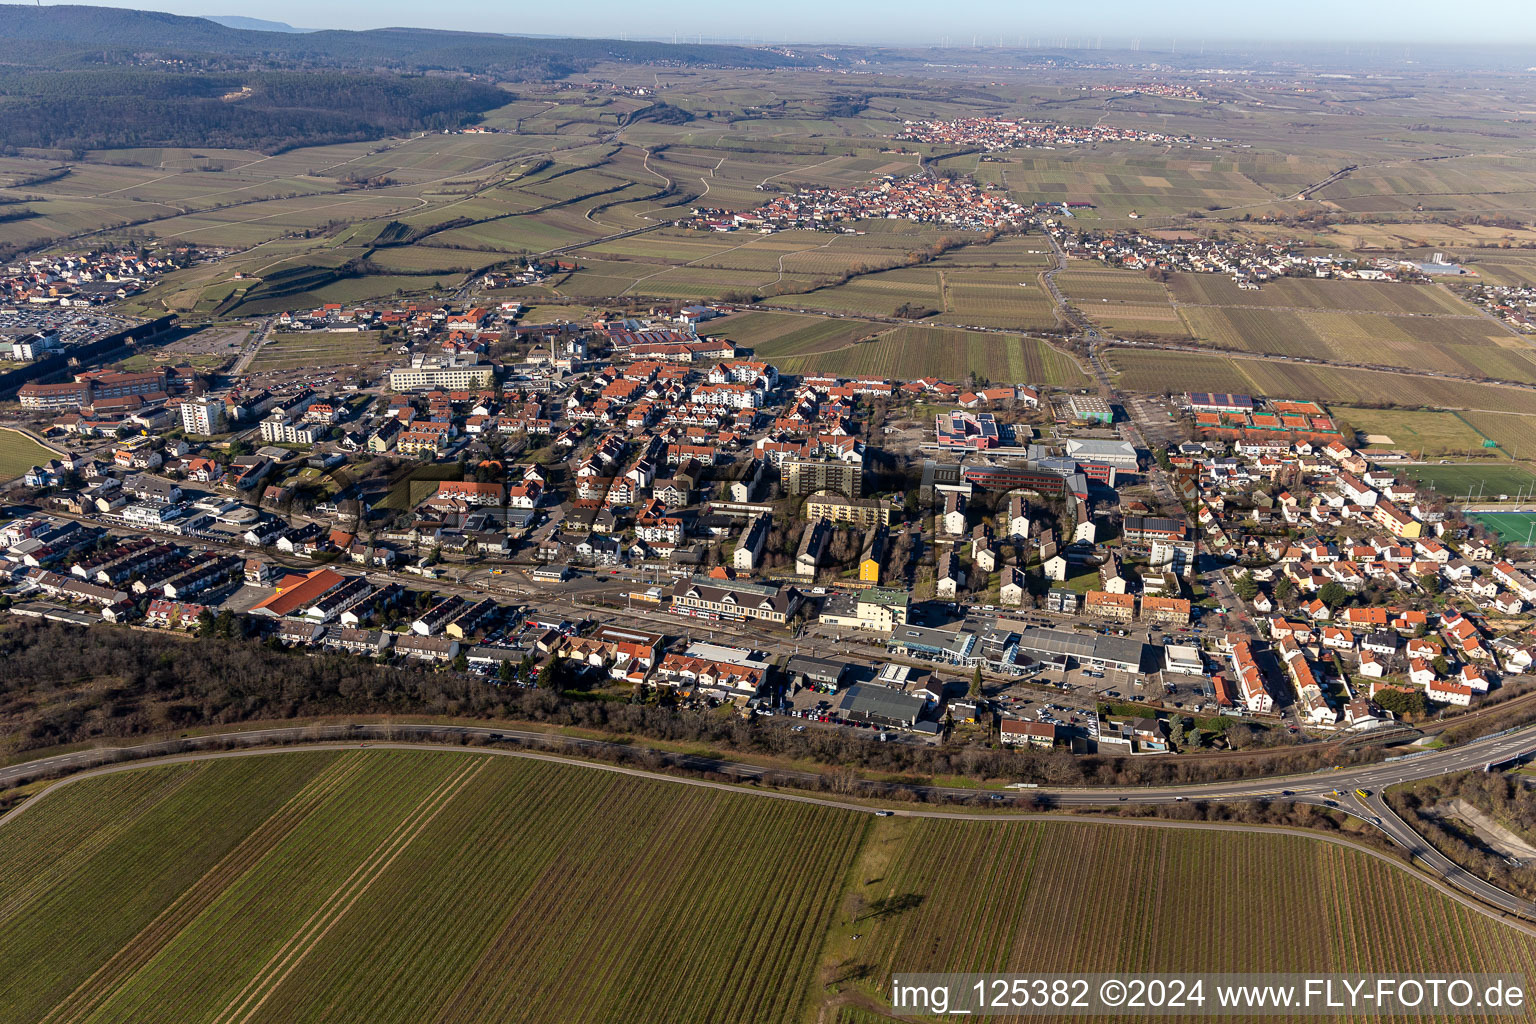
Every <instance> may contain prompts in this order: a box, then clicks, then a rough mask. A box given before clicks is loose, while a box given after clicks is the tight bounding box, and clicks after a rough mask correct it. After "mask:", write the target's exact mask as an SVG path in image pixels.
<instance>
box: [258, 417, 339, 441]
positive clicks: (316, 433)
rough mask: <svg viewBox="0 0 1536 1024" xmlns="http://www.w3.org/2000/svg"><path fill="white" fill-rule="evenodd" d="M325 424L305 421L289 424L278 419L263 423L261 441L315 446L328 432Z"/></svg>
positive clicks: (274, 418) (268, 419) (270, 419)
mask: <svg viewBox="0 0 1536 1024" xmlns="http://www.w3.org/2000/svg"><path fill="white" fill-rule="evenodd" d="M329 430H330V427H328V426H326V425H325V424H323V423H306V422H304V421H303V420H298V421H294V422H291V423H290V422H289V421H287V420H284V419H280V418H277V417H269V418H267V419H264V420H262V421H261V439H262V440H263V441H266V442H268V443H269V444H314V443H315V442H316V441H318V440H320V437H321V436H322V435H323V434H325V433H326V432H328V431H329Z"/></svg>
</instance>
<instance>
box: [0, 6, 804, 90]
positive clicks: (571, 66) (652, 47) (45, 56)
mask: <svg viewBox="0 0 1536 1024" xmlns="http://www.w3.org/2000/svg"><path fill="white" fill-rule="evenodd" d="M0 40H7V41H8V45H6V46H5V47H4V56H3V57H0V61H3V62H4V63H9V64H12V65H17V64H22V65H32V66H71V65H72V66H80V65H82V64H91V63H96V64H101V63H107V64H116V63H125V62H128V61H131V60H136V59H142V57H143V56H144V55H145V54H146V53H152V54H157V55H165V54H168V53H173V54H189V55H199V56H204V57H208V58H212V59H215V60H219V61H225V62H230V61H238V62H243V63H247V64H248V63H249V62H253V61H259V62H268V63H269V64H271V65H272V66H330V67H367V68H376V67H384V68H394V69H401V70H429V69H430V70H454V71H468V72H479V73H487V74H494V75H497V76H499V77H502V78H506V79H511V80H518V79H524V80H536V79H551V78H560V77H564V76H565V75H568V74H571V73H572V72H574V71H578V70H581V69H583V68H585V67H589V66H590V65H592V64H594V63H597V62H598V61H609V60H616V61H625V62H633V63H672V64H686V65H718V66H724V67H781V66H795V65H800V64H802V63H804V62H803V61H800V60H797V59H793V58H788V57H784V56H782V55H780V54H777V53H773V52H771V51H768V50H757V49H752V48H750V47H744V46H713V45H702V46H699V45H692V44H684V45H668V44H665V43H647V42H621V41H619V40H614V39H546V38H525V37H521V36H506V35H493V34H490V33H476V32H443V31H435V30H431V29H420V28H386V29H371V30H368V31H364V32H342V31H325V32H305V33H292V32H259V31H250V30H246V29H237V28H229V27H227V26H224V25H220V24H217V23H215V22H212V21H209V20H207V19H206V18H187V17H182V16H180V15H175V14H162V13H159V12H155V11H134V10H127V9H123V8H115V7H81V6H49V7H33V6H22V5H19V4H0Z"/></svg>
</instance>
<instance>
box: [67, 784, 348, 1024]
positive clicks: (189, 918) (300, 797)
mask: <svg viewBox="0 0 1536 1024" xmlns="http://www.w3.org/2000/svg"><path fill="white" fill-rule="evenodd" d="M366 760H367V759H366V757H363V756H358V755H355V754H354V755H350V756H344V757H339V758H337V759H336V760H335V761H333V762H332V763H331V764H330V765H329V766H327V767H326V768H325V769H324V770H322V771H321V772H320V773H319V774H317V775H316V776H315V777H314V778H313V779H311V780H310V781H309V783H308V784H307V785H305V787H304V788H303V789H301V790H300V791H299V792H297V793H295V794H294V795H293V796H292V797H291V798H289V800H288V802H287V803H285V804H284V805H283V806H282V807H280V808H278V810H277V811H276V813H274V814H273V815H272V816H271V817H270V818H268V819H267V820H266V821H265V822H263V823H262V824H261V825H259V826H258V827H257V828H256V830H255V831H253V832H252V833H251V834H250V835H248V836H246V838H245V839H244V840H242V841H241V842H240V844H239V845H238V846H236V847H235V848H234V849H233V850H231V851H230V852H229V853H228V854H226V855H225V856H224V858H223V859H222V860H220V861H219V863H217V864H215V865H214V866H213V867H212V868H210V869H209V870H208V872H207V873H206V874H204V875H203V877H202V878H199V879H198V880H197V881H196V882H195V883H194V884H193V885H192V886H191V887H190V888H188V889H187V891H186V892H184V893H182V894H181V895H180V896H179V897H177V898H176V900H175V901H174V902H173V903H171V905H170V906H168V907H166V908H165V909H164V910H163V911H161V912H160V913H159V914H158V915H157V916H156V917H155V919H154V920H153V921H151V922H150V923H149V924H148V925H147V926H146V927H145V928H144V930H143V931H141V932H140V933H139V934H138V935H136V936H134V937H133V939H132V940H131V941H129V942H128V944H127V945H125V946H124V947H123V948H122V949H120V950H118V951H117V952H116V953H115V954H113V955H112V957H111V959H109V960H108V961H107V962H106V963H104V964H102V965H101V966H100V967H99V968H97V969H96V971H95V972H94V973H92V975H91V976H90V977H89V978H87V979H86V980H85V981H84V982H82V983H81V984H80V986H79V987H78V988H76V989H75V990H74V991H73V992H71V993H70V994H69V995H68V996H66V997H65V998H64V1000H63V1001H62V1002H60V1003H59V1004H58V1005H57V1006H55V1007H54V1008H53V1009H52V1010H51V1011H49V1013H48V1015H47V1016H46V1017H44V1018H43V1021H42V1024H73V1022H76V1021H80V1020H84V1019H85V1018H86V1017H88V1016H89V1015H90V1014H91V1013H92V1012H93V1011H94V1010H95V1009H96V1007H97V1006H99V1005H100V1004H101V1003H102V1001H103V1000H105V999H106V998H107V997H108V996H110V995H111V994H112V993H113V992H115V991H117V990H118V989H119V988H120V987H121V986H122V985H123V984H124V983H125V982H126V981H127V980H128V979H129V978H131V977H132V976H133V975H134V973H136V972H137V971H138V970H139V969H140V968H142V967H143V966H144V965H145V964H147V963H149V961H151V960H152V959H154V957H155V956H156V955H157V954H158V953H159V952H160V951H161V950H162V949H164V948H165V947H166V946H167V945H169V944H170V943H171V941H172V940H174V939H175V938H176V936H177V935H179V934H181V932H182V930H183V929H184V928H186V926H187V925H189V924H191V923H192V922H193V921H195V920H196V919H197V917H198V916H199V915H200V914H202V912H203V911H204V910H206V909H207V908H208V907H209V906H210V905H212V904H213V902H214V901H215V900H217V899H218V898H219V897H220V896H221V895H223V893H224V892H225V890H226V889H228V888H229V886H230V885H231V884H233V883H234V882H235V880H236V879H238V878H240V877H241V876H242V875H244V874H245V873H246V872H247V871H249V870H250V869H251V868H252V867H254V866H255V865H256V864H257V863H258V862H259V861H260V860H261V859H262V858H263V857H265V856H266V855H267V853H268V852H270V851H271V850H273V849H275V848H276V847H277V846H278V845H279V844H280V843H281V842H282V841H283V840H284V839H286V838H287V837H288V835H289V834H290V833H292V832H293V830H294V829H296V828H297V827H298V826H299V825H300V824H301V823H303V822H304V821H305V820H306V819H307V818H308V817H309V816H310V815H311V814H312V813H314V811H315V810H317V809H318V808H319V807H320V806H321V805H322V804H324V803H325V801H326V800H327V799H329V798H330V797H331V795H332V794H334V793H335V792H336V791H337V790H338V789H340V788H341V787H342V786H343V785H345V784H346V783H347V782H348V781H350V780H351V779H352V777H353V776H355V775H356V774H357V773H358V771H359V769H361V768H362V766H363V764H364V763H365V762H366Z"/></svg>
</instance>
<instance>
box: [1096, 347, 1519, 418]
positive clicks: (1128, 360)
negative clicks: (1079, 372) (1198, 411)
mask: <svg viewBox="0 0 1536 1024" xmlns="http://www.w3.org/2000/svg"><path fill="white" fill-rule="evenodd" d="M1106 352H1107V353H1108V362H1109V363H1110V365H1111V366H1113V367H1114V368H1115V372H1116V373H1117V374H1125V375H1127V376H1128V377H1129V379H1130V382H1129V383H1125V384H1122V387H1124V388H1125V389H1126V390H1129V391H1165V390H1169V389H1172V390H1174V391H1182V390H1186V389H1187V388H1189V387H1193V386H1195V383H1197V382H1199V383H1201V385H1202V386H1207V385H1206V384H1205V383H1204V382H1201V381H1200V375H1199V374H1198V373H1196V374H1195V375H1194V377H1193V378H1192V377H1191V376H1190V374H1191V372H1192V371H1189V370H1180V369H1175V368H1174V367H1175V366H1176V365H1177V364H1180V363H1183V364H1189V365H1194V364H1201V365H1203V366H1204V369H1205V372H1207V373H1210V372H1212V371H1215V372H1218V373H1220V372H1223V371H1225V372H1229V373H1231V374H1233V376H1232V377H1230V378H1227V379H1225V380H1224V382H1222V383H1217V384H1209V386H1210V387H1214V388H1217V389H1218V390H1221V389H1225V390H1234V391H1238V392H1252V393H1254V394H1258V395H1270V396H1273V397H1285V398H1294V397H1296V396H1297V395H1298V394H1304V393H1309V392H1315V395H1313V396H1312V397H1316V398H1318V399H1320V400H1322V401H1329V402H1339V403H1342V404H1349V403H1352V402H1364V401H1379V400H1381V399H1382V398H1383V396H1393V397H1401V398H1403V404H1404V405H1406V406H1408V407H1410V408H1417V407H1420V406H1425V407H1430V408H1436V409H1455V410H1459V411H1462V412H1478V413H1499V414H1508V415H1536V387H1532V386H1523V385H1519V384H1508V383H1503V382H1499V381H1492V380H1487V381H1483V380H1469V379H1463V378H1461V377H1457V376H1453V375H1451V374H1447V373H1439V372H1433V371H1426V370H1420V369H1415V368H1414V367H1411V366H1404V367H1395V366H1394V367H1392V368H1390V369H1385V368H1383V369H1378V368H1375V367H1364V366H1348V365H1330V364H1329V363H1327V362H1322V361H1317V362H1312V363H1298V362H1296V361H1295V360H1294V359H1292V358H1288V357H1285V356H1279V355H1274V354H1270V353H1264V352H1242V351H1235V350H1229V349H1221V350H1219V351H1216V352H1212V351H1210V350H1208V349H1204V350H1202V349H1194V348H1184V347H1177V346H1174V345H1168V344H1156V345H1149V344H1145V343H1143V344H1140V345H1133V346H1127V345H1111V346H1107V347H1106ZM1148 362H1151V363H1163V364H1167V365H1168V366H1169V367H1170V370H1169V375H1168V376H1167V377H1166V379H1164V377H1163V376H1162V375H1160V374H1156V373H1155V371H1154V370H1153V369H1149V368H1147V367H1146V366H1145V365H1144V364H1146V363H1148ZM1239 362H1244V363H1250V364H1253V365H1254V366H1255V367H1257V368H1259V369H1258V374H1259V375H1258V376H1250V375H1249V374H1248V373H1247V372H1245V371H1244V370H1242V369H1240V368H1238V366H1237V365H1236V364H1237V363H1239ZM1221 363H1224V364H1227V365H1226V366H1224V367H1218V366H1217V364H1221ZM1264 371H1272V372H1264ZM1319 371H1321V372H1322V373H1323V374H1325V375H1329V376H1328V380H1329V383H1328V384H1326V385H1322V386H1320V385H1318V384H1317V383H1316V381H1318V380H1320V379H1322V378H1321V377H1319V376H1318V372H1319ZM1369 377H1383V378H1389V379H1396V378H1401V379H1402V380H1403V381H1406V382H1409V383H1412V384H1418V385H1422V390H1421V391H1419V392H1414V393H1413V394H1411V395H1408V394H1403V395H1399V394H1398V391H1399V390H1400V389H1401V388H1402V385H1401V384H1398V385H1396V386H1392V385H1390V384H1383V385H1380V386H1378V385H1366V384H1364V383H1363V381H1364V380H1365V379H1366V378H1369ZM1349 378H1356V379H1359V380H1361V381H1362V384H1361V385H1359V386H1351V387H1341V386H1337V385H1338V384H1341V383H1342V382H1344V381H1345V380H1347V379H1349ZM1281 380H1290V381H1296V382H1297V383H1294V384H1287V385H1285V386H1278V387H1270V384H1271V383H1272V382H1278V381H1281ZM1467 389H1474V390H1475V391H1476V392H1478V393H1479V394H1480V395H1481V400H1486V401H1492V400H1493V395H1494V394H1496V393H1499V392H1502V393H1504V394H1506V395H1508V396H1509V398H1508V399H1507V400H1508V401H1515V400H1517V398H1518V399H1519V400H1521V401H1524V402H1525V403H1526V405H1527V408H1526V409H1524V410H1521V409H1512V408H1510V407H1509V406H1504V407H1500V408H1494V407H1489V406H1483V405H1476V404H1471V403H1470V402H1467V401H1458V400H1456V399H1455V398H1452V397H1451V396H1452V395H1459V396H1462V397H1465V396H1466V395H1467V394H1468V391H1467Z"/></svg>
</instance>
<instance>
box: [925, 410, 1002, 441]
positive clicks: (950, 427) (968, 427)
mask: <svg viewBox="0 0 1536 1024" xmlns="http://www.w3.org/2000/svg"><path fill="white" fill-rule="evenodd" d="M933 433H934V440H935V441H937V442H938V444H939V445H940V447H943V448H970V449H973V450H975V451H986V450H987V449H989V448H996V447H998V446H999V445H1001V444H1002V443H1003V439H1002V435H1001V434H1000V433H999V432H998V429H997V418H996V417H994V416H993V415H992V414H991V413H989V412H966V411H965V410H964V409H956V410H954V411H952V412H941V413H938V414H937V415H935V416H934V418H933Z"/></svg>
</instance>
